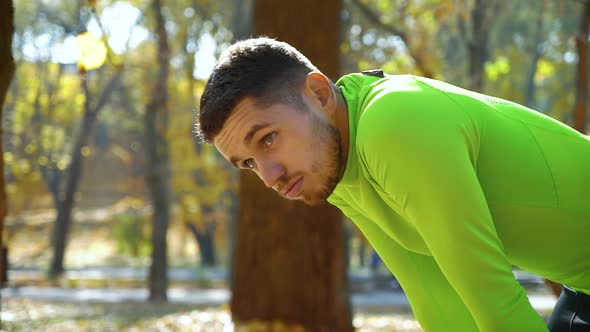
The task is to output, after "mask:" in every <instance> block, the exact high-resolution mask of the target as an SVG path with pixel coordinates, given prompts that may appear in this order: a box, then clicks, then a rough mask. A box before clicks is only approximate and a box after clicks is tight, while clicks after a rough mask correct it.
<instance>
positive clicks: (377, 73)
mask: <svg viewBox="0 0 590 332" xmlns="http://www.w3.org/2000/svg"><path fill="white" fill-rule="evenodd" d="M361 73H363V74H365V75H369V76H377V77H385V73H383V69H369V70H363V71H362V72H361Z"/></svg>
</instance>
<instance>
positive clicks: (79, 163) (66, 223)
mask: <svg viewBox="0 0 590 332" xmlns="http://www.w3.org/2000/svg"><path fill="white" fill-rule="evenodd" d="M121 72H122V68H117V71H116V72H115V73H114V74H113V77H112V78H111V79H110V81H109V82H108V83H107V85H106V87H105V88H104V90H103V91H102V93H101V94H100V97H99V98H98V101H97V102H96V104H95V105H94V106H92V103H91V93H90V90H89V88H88V74H83V75H82V90H83V91H84V97H85V102H84V115H83V118H82V126H81V128H80V131H79V132H78V135H77V136H76V140H75V141H74V146H73V148H72V152H71V156H72V161H71V162H70V165H69V166H68V170H67V172H65V175H66V177H65V181H66V183H65V188H64V191H63V192H62V193H61V195H59V196H58V204H57V218H56V219H55V225H54V228H53V237H52V245H53V257H52V259H51V265H50V267H49V277H50V278H56V277H58V276H60V275H61V274H63V272H64V264H63V261H64V256H65V250H66V244H67V241H68V234H69V232H70V228H71V223H72V222H71V217H72V210H73V209H74V203H75V196H76V192H77V191H78V184H79V183H80V179H81V178H82V169H83V166H84V155H83V154H82V149H83V148H84V147H85V146H86V145H88V141H89V139H90V137H91V134H92V130H93V128H94V125H95V124H96V119H97V118H98V114H99V112H100V111H101V110H102V108H103V107H104V105H105V104H106V102H107V100H108V98H109V96H110V95H111V93H112V92H113V91H114V90H115V87H116V86H117V83H118V81H119V78H120V76H121ZM58 172H59V171H58ZM58 174H59V177H58V178H57V179H62V178H63V174H64V173H58ZM56 176H57V175H56ZM56 187H57V188H59V187H60V186H59V182H58V183H56Z"/></svg>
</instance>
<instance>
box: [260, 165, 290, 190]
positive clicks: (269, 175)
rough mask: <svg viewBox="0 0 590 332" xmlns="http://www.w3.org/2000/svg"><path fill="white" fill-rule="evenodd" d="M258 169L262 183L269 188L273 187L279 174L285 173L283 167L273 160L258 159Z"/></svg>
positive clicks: (279, 176)
mask: <svg viewBox="0 0 590 332" xmlns="http://www.w3.org/2000/svg"><path fill="white" fill-rule="evenodd" d="M258 170H259V172H260V173H259V174H258V175H259V176H260V178H261V179H262V181H263V182H264V185H265V186H267V187H269V188H273V187H275V185H276V184H277V182H278V181H279V179H280V178H281V176H283V175H284V174H285V168H284V167H283V166H281V164H279V163H277V162H276V161H273V160H259V161H258Z"/></svg>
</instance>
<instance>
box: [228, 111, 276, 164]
mask: <svg viewBox="0 0 590 332" xmlns="http://www.w3.org/2000/svg"><path fill="white" fill-rule="evenodd" d="M268 126H270V123H268V122H263V123H258V124H255V125H253V126H252V127H251V128H250V130H248V133H246V136H244V144H245V145H250V142H252V138H254V135H256V133H257V132H258V131H259V130H262V129H264V128H266V127H268ZM239 160H240V158H237V157H231V158H229V161H230V162H231V163H232V165H234V166H235V167H236V168H240V167H239V166H238V161H239Z"/></svg>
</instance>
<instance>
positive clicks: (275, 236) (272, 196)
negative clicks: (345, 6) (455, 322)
mask: <svg viewBox="0 0 590 332" xmlns="http://www.w3.org/2000/svg"><path fill="white" fill-rule="evenodd" d="M340 10H341V1H340V0H326V1H314V0H301V1H297V2H292V1H274V0H258V1H256V7H255V11H254V32H255V33H257V34H265V35H267V36H269V37H271V38H273V37H277V38H278V39H280V40H283V41H286V42H288V43H290V44H292V45H293V46H294V47H297V48H298V49H299V50H300V51H302V52H303V53H304V54H305V55H306V56H308V57H309V58H310V60H311V61H312V62H314V63H315V64H316V66H317V67H318V68H319V69H320V70H322V71H323V72H324V73H326V74H327V75H328V76H329V77H331V78H332V79H335V78H336V77H337V75H338V74H339V65H338V63H339V43H340V36H339V34H340V28H339V25H340ZM239 191H240V198H241V201H240V221H239V223H238V228H237V241H236V251H235V259H234V263H235V266H234V274H233V278H234V283H233V285H234V289H233V293H232V299H231V312H232V317H233V319H234V320H235V321H236V322H237V323H238V324H239V323H240V322H243V321H247V320H254V319H259V320H263V321H276V320H278V321H282V322H284V323H287V324H295V325H299V326H303V327H304V328H305V329H307V330H309V331H343V332H345V331H353V327H352V322H351V313H350V305H349V296H348V284H347V278H346V260H345V255H344V230H343V224H342V215H341V214H340V212H339V211H338V210H337V209H336V208H334V207H331V206H328V205H324V206H320V207H313V208H311V207H307V206H305V205H303V204H302V203H300V202H292V201H287V200H285V199H282V198H280V197H278V195H277V194H276V193H274V192H273V191H272V190H270V189H268V188H266V187H265V186H264V185H263V184H262V182H261V181H260V179H258V178H257V177H256V176H255V175H253V174H250V173H246V172H244V173H242V174H241V183H240V189H239Z"/></svg>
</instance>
